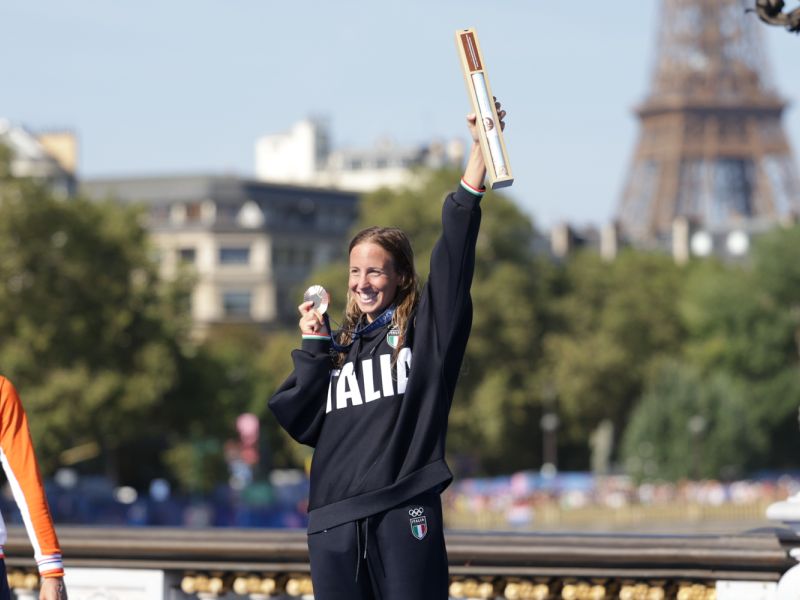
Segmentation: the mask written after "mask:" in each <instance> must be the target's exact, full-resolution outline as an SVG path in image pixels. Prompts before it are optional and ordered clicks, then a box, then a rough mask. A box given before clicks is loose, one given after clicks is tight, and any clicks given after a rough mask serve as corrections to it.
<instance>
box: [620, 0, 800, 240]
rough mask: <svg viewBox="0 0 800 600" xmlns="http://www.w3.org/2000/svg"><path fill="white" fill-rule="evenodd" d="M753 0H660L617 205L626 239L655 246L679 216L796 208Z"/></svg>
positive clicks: (796, 187)
mask: <svg viewBox="0 0 800 600" xmlns="http://www.w3.org/2000/svg"><path fill="white" fill-rule="evenodd" d="M752 4H753V2H751V1H749V0H662V5H661V16H660V20H659V23H660V24H661V26H660V28H661V29H660V32H659V40H658V47H657V55H656V61H655V69H654V72H653V75H652V81H651V84H650V92H649V94H648V96H647V97H646V99H645V101H644V102H643V103H642V104H641V105H640V106H639V107H638V108H637V111H636V112H637V114H638V116H639V119H640V134H639V140H638V143H637V146H636V151H635V153H634V156H633V161H632V164H631V167H630V170H629V173H628V178H627V184H626V186H625V188H624V190H623V194H622V198H621V201H620V204H619V209H618V215H617V219H618V221H619V224H620V226H621V229H622V234H623V236H625V237H627V238H628V239H630V240H631V241H632V242H633V243H634V244H637V245H645V246H652V245H656V244H658V243H659V242H664V241H667V240H669V238H670V236H671V229H672V224H673V222H674V221H675V220H676V219H677V218H678V217H684V218H686V219H687V220H689V221H690V222H693V223H695V224H697V226H700V227H703V228H705V229H707V230H709V231H715V230H717V231H721V230H725V229H730V228H733V227H741V226H743V225H744V226H747V224H750V225H753V224H754V223H760V224H762V225H764V224H769V223H775V222H778V221H780V220H781V219H783V218H786V217H794V216H797V215H798V214H800V180H798V175H797V170H796V166H795V162H794V159H793V157H792V153H791V148H790V145H789V142H788V140H787V138H786V135H785V133H784V130H783V126H782V124H781V116H782V114H783V110H784V108H785V107H786V102H785V101H784V100H783V99H782V98H781V97H780V96H779V95H778V93H777V91H776V90H775V88H774V87H773V84H772V82H771V77H770V74H769V65H768V62H767V59H766V56H765V51H764V48H763V46H762V41H761V38H760V32H761V27H762V25H761V24H760V23H759V22H758V19H756V18H755V17H754V16H753V15H748V14H745V9H746V8H748V7H750V6H751V5H752Z"/></svg>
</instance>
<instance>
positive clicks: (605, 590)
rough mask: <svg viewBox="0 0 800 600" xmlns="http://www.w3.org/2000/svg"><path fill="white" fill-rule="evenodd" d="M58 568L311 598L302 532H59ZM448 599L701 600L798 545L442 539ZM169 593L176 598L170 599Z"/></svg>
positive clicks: (26, 562)
mask: <svg viewBox="0 0 800 600" xmlns="http://www.w3.org/2000/svg"><path fill="white" fill-rule="evenodd" d="M59 536H60V538H61V544H62V549H63V552H64V556H65V566H66V568H67V570H69V569H70V568H77V567H92V568H122V569H158V570H162V571H164V572H166V573H168V574H169V577H170V580H171V581H172V582H174V583H173V587H174V588H175V590H176V592H175V593H177V594H182V595H177V596H172V597H174V598H203V599H213V598H220V599H222V598H249V599H252V600H255V599H265V598H270V597H290V598H291V597H302V596H307V597H310V595H311V594H312V593H313V591H312V589H311V582H310V579H309V567H308V554H307V547H306V536H305V533H304V532H302V531H296V530H236V529H209V530H191V529H173V528H106V527H102V528H100V527H63V526H62V527H60V528H59ZM446 537H447V547H448V556H449V559H450V575H451V585H450V594H451V596H452V597H453V598H487V599H491V598H495V599H497V598H507V599H509V600H551V599H562V600H611V599H622V600H669V599H673V598H677V599H679V600H711V599H712V598H715V597H716V590H717V588H718V584H719V583H720V582H727V583H726V584H731V585H733V584H742V583H748V582H749V584H759V583H761V584H764V585H773V586H774V585H775V583H776V582H777V581H778V580H780V578H781V577H782V576H783V574H784V573H785V572H786V571H787V570H788V569H790V568H792V567H793V566H795V565H796V564H797V563H796V561H795V560H794V559H792V558H791V557H790V556H789V551H790V550H791V549H793V548H800V538H798V537H797V536H796V535H795V534H794V533H792V532H791V531H789V530H783V529H772V530H760V531H756V532H752V533H742V534H735V535H607V534H597V535H585V534H584V535H580V534H564V533H558V534H555V533H554V534H543V533H538V534H534V533H524V534H522V533H478V532H463V531H450V532H448V533H447V536H446ZM30 556H31V549H30V546H29V544H28V541H27V538H26V536H25V534H24V531H23V530H21V529H19V528H11V529H10V531H9V539H8V542H7V544H6V557H7V558H6V563H7V565H8V568H9V571H10V581H11V583H12V586H14V587H16V588H18V589H23V586H30V585H31V584H32V583H35V580H36V578H35V577H31V576H30V575H31V574H32V573H34V565H33V561H32V560H31V559H30V558H29V557H30ZM178 590H180V591H178Z"/></svg>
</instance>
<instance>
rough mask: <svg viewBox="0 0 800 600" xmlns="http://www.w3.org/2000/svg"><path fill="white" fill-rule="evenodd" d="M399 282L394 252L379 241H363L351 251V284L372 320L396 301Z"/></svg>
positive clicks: (352, 289) (351, 290) (360, 304)
mask: <svg viewBox="0 0 800 600" xmlns="http://www.w3.org/2000/svg"><path fill="white" fill-rule="evenodd" d="M399 284H400V276H399V275H398V274H397V271H395V268H394V261H393V260H392V256H391V255H390V254H389V253H388V252H387V251H386V250H384V249H383V248H382V247H380V246H379V245H378V244H373V243H372V242H363V243H361V244H358V245H357V246H354V247H353V249H352V250H351V251H350V281H349V284H348V287H349V289H350V293H351V294H352V295H353V298H355V301H356V304H357V305H358V308H359V309H360V310H361V312H363V313H364V314H365V315H367V321H368V322H370V323H371V322H372V321H374V320H375V319H376V318H377V317H379V316H380V314H381V313H382V312H383V311H384V309H386V308H387V307H388V306H389V305H390V304H391V303H392V302H393V301H394V297H395V295H396V294H397V286H398V285H399Z"/></svg>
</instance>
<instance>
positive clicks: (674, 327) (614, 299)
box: [544, 251, 684, 468]
mask: <svg viewBox="0 0 800 600" xmlns="http://www.w3.org/2000/svg"><path fill="white" fill-rule="evenodd" d="M561 278H562V281H561V282H560V283H559V289H560V292H559V294H558V296H557V298H556V300H555V301H554V307H553V311H554V315H555V323H554V327H553V331H552V333H550V335H548V336H547V338H546V340H545V356H546V358H545V362H546V364H545V367H544V370H545V372H546V373H547V377H548V378H549V379H550V381H551V384H552V386H553V388H554V393H555V394H556V398H557V404H558V412H559V414H560V415H561V417H562V420H563V421H564V428H563V435H564V436H565V438H566V440H567V441H571V442H573V443H577V442H578V441H579V440H583V441H584V444H585V440H587V439H588V437H589V435H590V432H591V431H592V430H594V429H595V428H596V427H597V426H598V425H599V424H600V423H601V422H603V420H605V419H610V420H611V422H612V423H613V425H614V430H615V431H617V432H620V431H623V430H624V428H625V425H626V423H627V419H628V415H629V414H630V411H631V409H632V408H633V407H634V406H635V404H636V403H637V402H638V400H639V397H640V396H641V393H642V390H643V388H644V385H645V381H646V378H647V374H648V371H649V369H650V367H651V365H652V363H653V361H654V360H656V359H658V358H659V357H661V356H664V355H673V354H675V353H676V352H677V351H678V349H679V348H680V344H681V341H682V339H683V335H684V334H683V327H682V324H681V321H680V317H679V314H678V310H677V302H676V300H677V298H678V297H679V296H680V293H681V289H682V285H683V281H682V273H681V271H680V269H679V268H678V267H676V266H675V264H674V263H673V262H672V261H671V259H670V258H669V257H667V256H662V255H655V254H646V253H636V252H630V251H629V252H623V253H622V254H621V255H620V256H619V257H618V258H617V259H616V260H615V261H613V262H604V261H602V260H601V259H600V257H598V256H597V255H595V254H593V253H588V252H583V253H580V254H578V255H576V256H574V257H573V258H572V259H571V260H569V261H568V263H567V264H566V265H565V266H564V269H563V272H562V273H561ZM586 464H587V463H586V462H584V465H586ZM584 468H585V466H584Z"/></svg>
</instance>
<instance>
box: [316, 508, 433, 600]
mask: <svg viewBox="0 0 800 600" xmlns="http://www.w3.org/2000/svg"><path fill="white" fill-rule="evenodd" d="M308 551H309V557H310V560H311V580H312V582H313V584H314V600H447V597H448V594H447V589H448V574H447V551H446V549H445V544H444V534H443V531H442V502H441V499H440V497H439V494H437V493H435V492H426V493H424V494H421V495H419V496H417V497H416V498H413V499H411V500H410V501H408V502H405V503H403V504H402V505H400V506H397V507H395V508H393V509H390V510H388V511H386V512H384V513H380V514H377V515H374V516H372V517H368V518H366V519H362V520H360V521H357V522H354V523H345V524H343V525H339V526H337V527H333V528H331V529H326V530H325V531H321V532H319V533H313V534H311V535H309V536H308ZM365 557H366V558H365Z"/></svg>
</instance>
